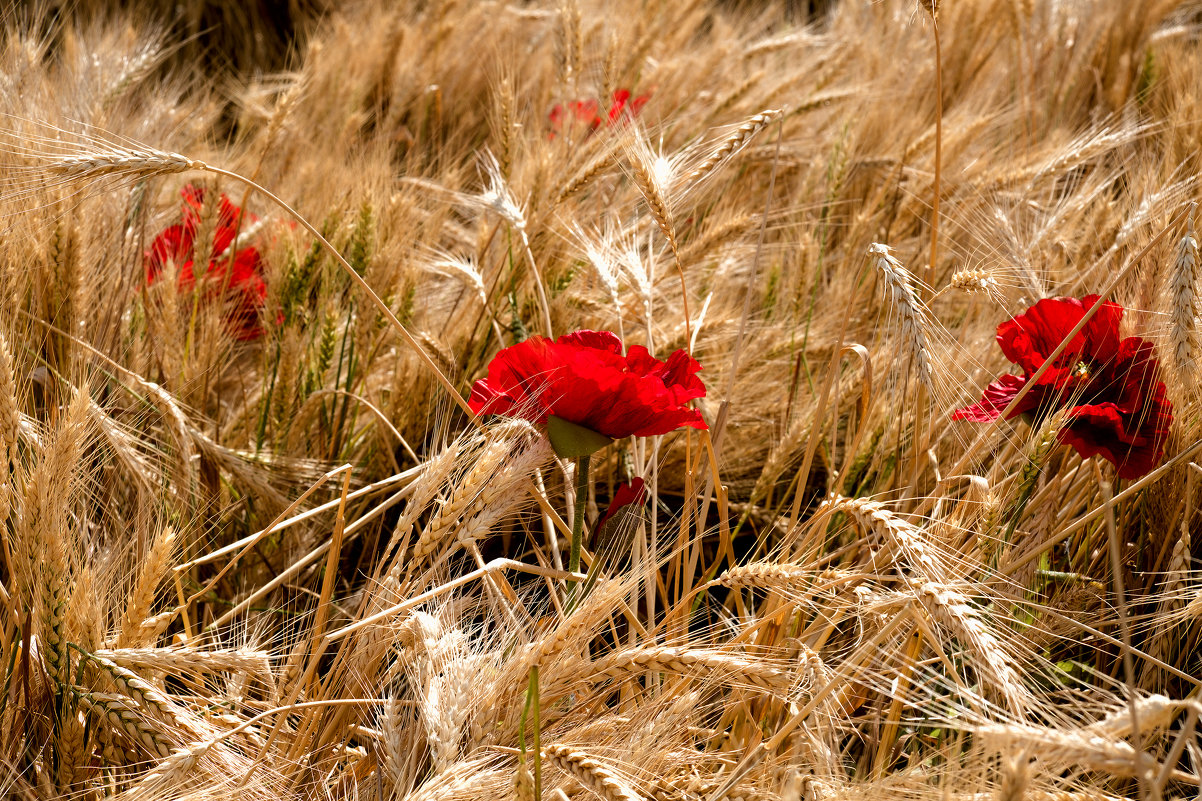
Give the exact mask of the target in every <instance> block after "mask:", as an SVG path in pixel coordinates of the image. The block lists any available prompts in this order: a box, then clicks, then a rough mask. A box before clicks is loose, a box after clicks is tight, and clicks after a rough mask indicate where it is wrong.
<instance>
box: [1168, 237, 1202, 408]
mask: <svg viewBox="0 0 1202 801" xmlns="http://www.w3.org/2000/svg"><path fill="white" fill-rule="evenodd" d="M1198 271H1199V263H1198V240H1197V239H1196V238H1195V236H1194V218H1193V215H1192V214H1191V215H1190V218H1189V228H1188V230H1187V231H1186V234H1185V236H1183V237H1181V241H1179V242H1178V243H1177V254H1176V258H1175V259H1174V260H1173V270H1172V273H1171V274H1170V281H1169V336H1170V340H1171V342H1172V344H1173V363H1174V365H1175V366H1176V367H1177V370H1178V371H1179V373H1180V375H1181V378H1182V380H1183V381H1184V382H1185V383H1186V385H1187V386H1189V387H1194V386H1196V385H1197V381H1198V360H1199V359H1202V335H1200V334H1199V332H1198V324H1199V317H1200V315H1202V308H1199V307H1200V306H1202V303H1200V302H1199V298H1198V286H1199V276H1198Z"/></svg>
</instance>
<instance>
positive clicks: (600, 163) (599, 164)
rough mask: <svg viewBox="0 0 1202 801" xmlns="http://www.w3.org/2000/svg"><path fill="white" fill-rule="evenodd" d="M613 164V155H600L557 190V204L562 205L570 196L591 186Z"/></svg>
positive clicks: (608, 153) (605, 153)
mask: <svg viewBox="0 0 1202 801" xmlns="http://www.w3.org/2000/svg"><path fill="white" fill-rule="evenodd" d="M613 163H614V154H613V153H612V152H610V151H606V152H604V153H602V154H601V155H600V156H597V157H596V158H594V159H593V160H592V161H590V162H589V163H588V164H586V165H584V167H582V168H581V169H580V171H579V172H577V173H576V174H575V175H574V176H572V178H571V179H570V180H569V181H568V182H567V183H566V184H564V185H563V188H561V189H560V190H559V196H558V197H557V198H556V201H557V202H558V203H562V202H564V201H565V200H567V199H568V198H570V197H571V196H572V195H574V194H576V193H577V192H579V191H581V190H582V189H584V188H585V187H586V186H588V185H589V184H591V183H592V182H593V181H594V180H596V178H597V177H598V176H600V175H601V174H602V173H603V172H605V169H606V168H607V167H609V166H610V165H612V164H613Z"/></svg>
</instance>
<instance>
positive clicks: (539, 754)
mask: <svg viewBox="0 0 1202 801" xmlns="http://www.w3.org/2000/svg"><path fill="white" fill-rule="evenodd" d="M528 693H529V700H530V706H531V708H532V709H533V710H534V735H533V740H534V742H533V743H532V745H533V747H534V799H535V801H542V797H543V751H542V745H541V744H540V742H539V740H540V736H539V728H540V727H541V724H540V723H539V720H538V713H539V709H538V707H539V700H538V665H531V666H530V689H529V690H528ZM523 728H524V724H523Z"/></svg>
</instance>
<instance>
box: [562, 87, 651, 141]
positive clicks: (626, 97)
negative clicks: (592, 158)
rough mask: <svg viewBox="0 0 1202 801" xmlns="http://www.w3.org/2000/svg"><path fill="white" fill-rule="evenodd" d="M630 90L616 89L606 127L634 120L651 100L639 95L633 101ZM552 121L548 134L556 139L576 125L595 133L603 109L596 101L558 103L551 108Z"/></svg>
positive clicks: (598, 126)
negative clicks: (568, 128)
mask: <svg viewBox="0 0 1202 801" xmlns="http://www.w3.org/2000/svg"><path fill="white" fill-rule="evenodd" d="M630 95H631V93H630V90H629V89H615V90H614V93H613V94H612V95H611V96H610V105H609V111H607V112H606V114H605V119H604V122H605V124H606V126H609V127H612V126H614V125H616V124H619V123H621V122H625V121H627V120H631V119H634V118H635V117H637V116H638V114H639V112H640V111H642V110H643V106H645V105H646V104H647V101H648V100H650V99H651V95H639V96H638V97H636V98H634V99H633V100H631V96H630ZM548 118H549V119H550V121H551V132H550V134H548V136H550V138H552V139H554V138H555V136H556V135H557V134H560V133H563V131H564V129H565V128H567V127H569V126H572V125H575V126H578V127H581V128H584V129H586V130H585V132H586V133H589V134H591V133H593V132H594V131H596V130H597V129H598V128H600V127H601V123H602V119H601V108H600V104H598V103H597V101H596V100H593V99H591V98H590V99H588V100H572V101H571V102H569V103H568V104H567V105H566V106H565V105H564V104H562V103H556V104H555V105H554V106H553V107H552V108H551V113H550V114H549V115H548Z"/></svg>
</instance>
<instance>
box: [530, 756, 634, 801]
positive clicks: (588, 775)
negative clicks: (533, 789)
mask: <svg viewBox="0 0 1202 801" xmlns="http://www.w3.org/2000/svg"><path fill="white" fill-rule="evenodd" d="M543 760H544V761H545V762H547V763H549V764H551V765H554V766H555V767H557V768H559V769H560V770H562V771H563V772H564V773H567V774H569V775H571V776H573V777H575V778H576V780H577V781H579V782H580V783H581V784H583V785H584V786H585V787H587V788H588V789H590V790H592V791H593V792H594V793H596V794H597V795H599V796H601V798H603V799H605V801H643V797H642V796H641V795H639V794H638V793H637V792H636V791H635V790H634V788H633V787H631V786H630V784H629V783H627V782H625V781H623V779H622V778H621V777H620V776H619V775H618V773H617V771H615V770H614V769H613V768H611V767H610V766H609V765H606V764H605V763H604V762H602V761H601V760H599V759H597V758H596V757H593V756H591V755H589V754H587V753H586V752H584V751H581V750H579V749H576V748H572V747H571V746H567V745H549V746H546V747H545V748H543Z"/></svg>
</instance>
